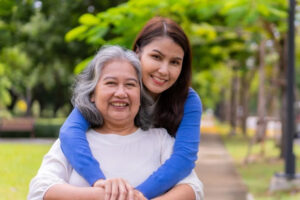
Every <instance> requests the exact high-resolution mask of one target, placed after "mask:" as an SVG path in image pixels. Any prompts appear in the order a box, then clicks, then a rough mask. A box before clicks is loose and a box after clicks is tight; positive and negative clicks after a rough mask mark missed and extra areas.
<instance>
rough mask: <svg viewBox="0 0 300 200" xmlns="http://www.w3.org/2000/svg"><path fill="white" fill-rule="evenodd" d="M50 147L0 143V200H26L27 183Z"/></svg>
mask: <svg viewBox="0 0 300 200" xmlns="http://www.w3.org/2000/svg"><path fill="white" fill-rule="evenodd" d="M50 146H51V145H50V144H44V145H42V144H41V145H39V144H8V143H0V163H1V167H0V196H1V198H0V199H1V200H12V199H16V200H22V199H26V196H27V193H28V186H29V182H30V180H31V179H32V177H33V176H34V175H35V174H36V173H37V170H38V168H39V166H40V165H41V161H42V158H43V156H44V155H45V153H46V152H48V150H49V148H50Z"/></svg>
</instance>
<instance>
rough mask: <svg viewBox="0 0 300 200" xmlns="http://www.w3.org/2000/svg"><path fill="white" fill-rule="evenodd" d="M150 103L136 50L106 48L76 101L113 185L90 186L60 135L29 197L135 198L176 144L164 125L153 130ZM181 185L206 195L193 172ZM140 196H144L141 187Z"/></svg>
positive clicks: (79, 84) (188, 193)
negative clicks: (138, 188) (67, 154)
mask: <svg viewBox="0 0 300 200" xmlns="http://www.w3.org/2000/svg"><path fill="white" fill-rule="evenodd" d="M147 102H148V99H147V97H146V95H145V94H144V92H143V89H142V82H141V69H140V63H139V60H138V58H137V57H136V55H135V54H134V53H133V52H132V51H129V50H123V49H122V48H120V47H117V46H110V47H105V48H102V49H101V50H100V51H99V52H98V54H97V55H96V56H95V58H94V59H93V60H92V62H91V64H90V65H89V66H88V67H87V68H86V70H85V71H83V73H82V74H81V75H79V76H78V78H77V81H76V85H75V90H74V94H73V104H74V106H76V107H78V108H79V110H80V111H81V113H82V114H83V116H84V117H85V118H86V119H87V120H88V121H89V122H90V124H91V125H92V129H89V130H88V131H87V133H86V137H87V140H88V142H89V144H90V147H91V151H92V153H93V156H94V157H95V158H96V159H97V160H98V161H99V162H101V164H102V167H101V168H102V170H103V172H104V173H105V176H106V178H107V179H109V180H111V182H112V183H113V184H109V185H103V187H104V188H102V187H89V184H88V182H87V181H86V180H85V179H84V178H82V177H81V176H80V175H79V174H78V173H77V172H76V171H75V170H74V169H73V168H72V166H71V165H70V163H69V162H68V160H67V159H66V158H65V156H64V154H63V152H62V150H61V148H60V141H59V140H57V141H56V142H55V143H54V145H53V146H52V148H51V149H50V151H49V152H48V153H47V154H46V156H45V157H44V159H43V162H42V165H41V167H40V169H39V171H38V173H37V175H36V177H34V178H33V180H32V181H31V183H30V191H29V195H28V199H45V200H47V199H106V198H107V197H106V196H105V190H107V189H109V190H110V191H111V193H114V194H117V195H118V197H117V198H118V199H120V200H122V199H128V198H133V194H129V191H132V186H133V187H135V186H137V185H138V184H140V183H141V182H143V181H144V180H145V179H146V178H147V177H148V176H149V175H150V174H151V173H153V172H154V171H155V170H156V169H157V168H158V167H159V166H160V165H161V164H162V163H163V162H164V161H165V160H166V159H168V157H169V156H170V155H171V153H172V147H173V143H174V139H173V138H171V137H170V136H169V134H168V133H167V132H166V130H165V129H161V128H160V129H158V128H157V129H154V128H150V129H149V124H150V123H149V120H150V119H151V118H150V115H149V113H148V112H147V109H146V106H145V105H146V104H147ZM74 148H80V146H78V147H77V146H76V147H74ZM106 184H107V181H106ZM178 185H184V186H185V188H183V190H181V193H178V194H181V195H182V194H184V198H183V199H189V198H192V199H202V196H203V195H202V193H203V191H202V184H201V182H200V181H199V179H198V178H197V176H196V175H195V173H194V172H192V173H191V174H190V175H189V176H187V177H186V178H185V179H183V180H182V181H180V182H179V183H178ZM108 187H109V188H108ZM182 191H183V192H184V193H182ZM173 192H174V191H173ZM176 196H177V198H178V197H179V196H180V195H179V196H178V195H176ZM164 197H165V199H168V195H164V196H161V199H164ZM170 197H171V196H169V198H170ZM135 198H136V199H144V197H143V196H142V195H141V194H140V193H138V192H137V191H135ZM172 199H173V197H172Z"/></svg>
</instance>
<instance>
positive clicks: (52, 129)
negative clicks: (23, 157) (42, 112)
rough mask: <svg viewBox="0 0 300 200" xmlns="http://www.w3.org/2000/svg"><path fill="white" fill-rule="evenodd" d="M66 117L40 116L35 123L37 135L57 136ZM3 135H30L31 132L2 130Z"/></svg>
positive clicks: (0, 134)
mask: <svg viewBox="0 0 300 200" xmlns="http://www.w3.org/2000/svg"><path fill="white" fill-rule="evenodd" d="M64 121H65V118H39V119H36V121H35V124H34V134H35V137H48V138H49V137H53V138H57V137H58V134H59V129H60V127H61V126H62V124H63V123H64ZM0 136H1V137H12V138H14V137H30V133H29V132H26V131H23V132H14V131H11V132H1V133H0Z"/></svg>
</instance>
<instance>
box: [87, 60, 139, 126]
mask: <svg viewBox="0 0 300 200" xmlns="http://www.w3.org/2000/svg"><path fill="white" fill-rule="evenodd" d="M91 101H92V102H94V103H95V105H96V107H97V109H98V110H99V111H100V113H101V115H102V116H103V119H104V125H103V126H107V125H112V124H114V125H121V126H122V125H124V124H126V125H133V124H134V119H135V116H136V115H137V113H138V110H139V106H140V84H139V80H138V77H137V73H136V71H135V69H134V67H133V66H132V65H131V64H130V63H129V62H127V61H124V60H115V61H111V62H109V63H107V64H106V65H105V66H104V67H103V69H102V70H101V76H100V78H99V81H98V83H97V85H96V88H95V91H94V93H93V95H92V97H91Z"/></svg>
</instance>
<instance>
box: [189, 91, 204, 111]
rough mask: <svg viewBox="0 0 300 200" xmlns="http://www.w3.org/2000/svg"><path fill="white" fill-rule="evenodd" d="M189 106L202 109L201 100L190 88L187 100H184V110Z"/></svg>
mask: <svg viewBox="0 0 300 200" xmlns="http://www.w3.org/2000/svg"><path fill="white" fill-rule="evenodd" d="M190 106H192V107H195V106H197V107H199V108H201V109H202V103H201V99H200V97H199V95H198V93H197V92H196V91H195V90H194V89H193V88H191V87H190V88H189V93H188V96H187V99H186V100H185V109H186V108H187V107H190Z"/></svg>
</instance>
